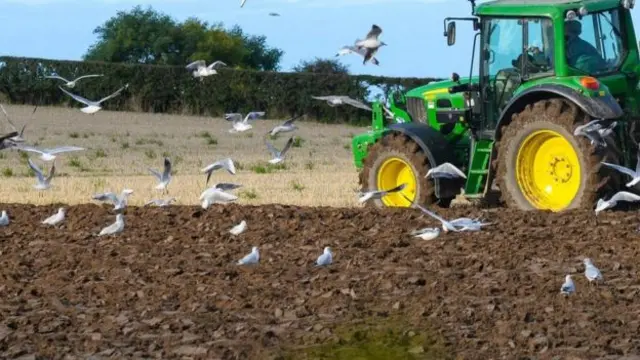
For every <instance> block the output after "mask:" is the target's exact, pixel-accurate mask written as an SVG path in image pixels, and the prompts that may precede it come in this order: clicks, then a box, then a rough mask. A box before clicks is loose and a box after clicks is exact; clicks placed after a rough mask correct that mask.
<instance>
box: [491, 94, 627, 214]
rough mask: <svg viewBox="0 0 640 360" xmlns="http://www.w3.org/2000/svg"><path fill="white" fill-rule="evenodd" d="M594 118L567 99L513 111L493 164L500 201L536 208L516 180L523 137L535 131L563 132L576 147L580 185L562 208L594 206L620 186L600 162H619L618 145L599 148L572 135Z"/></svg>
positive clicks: (545, 102) (541, 101) (611, 171)
mask: <svg viewBox="0 0 640 360" xmlns="http://www.w3.org/2000/svg"><path fill="white" fill-rule="evenodd" d="M589 121H591V118H590V117H589V116H588V115H587V114H585V113H584V112H583V111H581V110H580V109H579V108H578V107H577V106H576V105H575V104H573V103H571V102H569V101H567V100H564V99H557V98H554V99H547V100H540V101H538V102H535V103H533V104H529V105H527V106H526V108H525V109H524V110H522V111H521V112H520V113H518V114H514V115H513V118H512V122H511V123H510V124H508V125H507V126H505V128H504V129H503V132H502V137H501V139H500V141H498V142H497V143H496V145H495V148H496V149H497V156H496V157H495V160H494V162H493V164H492V166H493V168H494V171H495V174H496V175H495V180H496V182H497V185H498V187H499V188H500V193H501V201H502V202H504V204H505V205H506V206H508V207H513V208H517V209H522V210H534V209H536V207H535V206H534V204H532V203H531V202H530V201H529V200H527V199H526V197H525V196H524V194H523V191H522V190H521V189H520V186H519V185H518V183H517V180H516V174H515V173H516V158H517V154H518V149H519V148H520V146H521V145H522V143H523V140H524V139H525V138H526V137H527V136H528V135H530V134H532V133H533V132H534V131H537V130H544V129H548V130H552V131H555V132H556V133H559V134H560V135H562V136H563V137H564V138H565V139H566V140H567V141H568V142H569V143H570V144H571V145H572V146H573V148H574V149H575V150H576V153H577V156H578V160H579V162H580V172H581V174H580V184H579V188H578V191H577V193H576V196H575V197H574V198H573V200H572V201H571V202H570V203H569V205H568V206H566V207H565V208H563V209H561V211H562V210H569V209H592V208H593V207H594V205H595V203H596V201H597V199H598V198H600V197H602V196H604V195H606V194H610V193H611V192H612V191H615V190H616V189H618V188H619V184H620V176H619V174H618V173H617V172H616V171H615V170H612V169H610V168H608V167H606V166H603V165H602V164H601V163H600V162H601V161H607V162H610V163H614V164H618V163H619V158H618V156H617V154H616V149H615V147H613V148H612V147H611V146H608V147H605V148H603V147H596V146H594V145H591V142H590V141H589V140H588V139H586V138H585V137H581V136H580V137H576V136H574V135H573V131H574V129H575V127H577V126H579V125H582V124H585V123H587V122H589Z"/></svg>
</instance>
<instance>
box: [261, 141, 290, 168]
mask: <svg viewBox="0 0 640 360" xmlns="http://www.w3.org/2000/svg"><path fill="white" fill-rule="evenodd" d="M265 143H266V144H267V149H269V152H270V153H271V155H273V159H271V160H269V164H278V163H281V162H283V161H284V156H285V154H286V153H287V151H288V150H289V148H290V147H291V144H293V136H292V137H290V138H289V140H288V141H287V143H286V144H285V145H284V148H283V149H282V151H278V149H276V148H275V147H274V146H273V145H271V143H270V142H269V141H267V140H265Z"/></svg>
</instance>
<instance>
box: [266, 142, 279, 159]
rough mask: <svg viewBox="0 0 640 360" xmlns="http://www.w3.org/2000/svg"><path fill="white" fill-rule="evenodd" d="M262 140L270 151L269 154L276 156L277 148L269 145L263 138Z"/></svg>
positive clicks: (277, 153)
mask: <svg viewBox="0 0 640 360" xmlns="http://www.w3.org/2000/svg"><path fill="white" fill-rule="evenodd" d="M264 142H265V143H266V144H267V149H269V152H270V153H271V155H273V157H278V156H279V155H280V152H279V151H278V149H276V148H275V147H274V146H273V145H271V143H270V142H269V141H267V140H265V141H264Z"/></svg>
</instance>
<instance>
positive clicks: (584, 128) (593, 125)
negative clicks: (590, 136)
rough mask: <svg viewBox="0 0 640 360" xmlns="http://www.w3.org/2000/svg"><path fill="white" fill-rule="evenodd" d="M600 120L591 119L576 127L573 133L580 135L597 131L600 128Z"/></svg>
mask: <svg viewBox="0 0 640 360" xmlns="http://www.w3.org/2000/svg"><path fill="white" fill-rule="evenodd" d="M600 121H601V120H592V121H590V122H588V123H586V124H584V125H580V126H578V127H576V129H575V130H574V131H573V135H580V134H584V133H587V132H591V131H597V130H600V129H601V128H602V124H600Z"/></svg>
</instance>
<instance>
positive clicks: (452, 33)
mask: <svg viewBox="0 0 640 360" xmlns="http://www.w3.org/2000/svg"><path fill="white" fill-rule="evenodd" d="M455 43H456V22H455V21H452V22H450V23H449V24H447V45H449V46H451V45H453V44H455Z"/></svg>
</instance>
